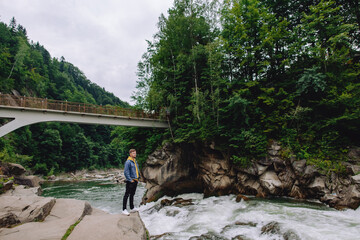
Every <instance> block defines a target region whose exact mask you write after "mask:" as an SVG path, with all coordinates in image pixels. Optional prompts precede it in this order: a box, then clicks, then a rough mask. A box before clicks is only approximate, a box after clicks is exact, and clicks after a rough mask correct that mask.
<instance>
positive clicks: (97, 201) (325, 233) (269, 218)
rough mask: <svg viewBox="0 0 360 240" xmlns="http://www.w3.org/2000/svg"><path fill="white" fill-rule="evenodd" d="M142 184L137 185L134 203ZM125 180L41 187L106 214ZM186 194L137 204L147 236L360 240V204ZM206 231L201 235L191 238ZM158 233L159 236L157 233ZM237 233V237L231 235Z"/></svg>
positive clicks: (117, 204) (115, 207)
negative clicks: (168, 202) (346, 206)
mask: <svg viewBox="0 0 360 240" xmlns="http://www.w3.org/2000/svg"><path fill="white" fill-rule="evenodd" d="M145 191H146V189H145V187H144V185H143V184H139V186H138V189H137V190H136V195H135V201H134V202H135V205H139V204H140V202H141V198H142V196H143V195H144V193H145ZM124 192H125V185H124V184H113V183H111V182H106V181H100V182H78V183H67V184H55V185H49V186H47V187H44V193H43V195H44V196H53V197H56V198H75V199H81V200H86V201H88V202H89V203H90V204H91V205H92V206H93V207H96V208H100V209H102V210H105V211H107V212H110V213H112V214H118V213H121V211H122V197H123V196H124ZM177 197H178V198H183V199H192V203H193V204H194V205H189V206H182V207H177V206H161V200H162V199H165V198H166V199H174V198H170V197H163V198H161V199H159V200H158V201H157V202H152V203H148V204H146V205H142V206H140V215H141V218H142V220H143V221H144V223H145V226H146V228H147V229H148V230H149V233H150V235H151V236H152V237H151V239H160V240H165V239H166V240H180V239H181V240H188V239H190V238H191V240H199V239H203V240H205V239H206V240H208V239H212V240H225V239H226V240H233V239H246V240H258V239H259V240H265V239H266V240H270V239H271V240H273V239H275V240H283V239H284V240H299V239H301V240H315V239H316V240H332V239H334V240H335V239H336V240H339V239H341V240H357V239H359V240H360V208H358V209H357V210H355V211H354V210H345V211H337V210H335V209H332V208H329V207H327V206H325V205H323V204H321V203H318V202H301V201H295V200H292V199H268V200H266V199H255V198H253V199H250V201H247V202H245V201H243V200H242V201H241V202H239V203H237V202H236V201H235V198H236V197H235V196H234V195H230V196H222V197H210V198H203V195H202V194H183V195H180V196H177ZM271 222H277V223H278V224H277V226H278V231H277V232H276V231H275V233H274V234H271V233H269V234H262V230H261V229H262V228H263V227H264V226H265V225H267V224H269V223H271ZM203 234H208V235H207V236H208V237H207V238H205V237H203V238H196V236H201V235H203ZM158 235H162V236H158ZM237 236H240V237H241V238H240V237H239V238H235V237H237Z"/></svg>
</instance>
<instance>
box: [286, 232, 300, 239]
mask: <svg viewBox="0 0 360 240" xmlns="http://www.w3.org/2000/svg"><path fill="white" fill-rule="evenodd" d="M283 237H284V240H301V238H300V237H299V236H298V235H297V234H296V233H295V232H293V231H292V230H288V231H286V232H285V233H284V234H283Z"/></svg>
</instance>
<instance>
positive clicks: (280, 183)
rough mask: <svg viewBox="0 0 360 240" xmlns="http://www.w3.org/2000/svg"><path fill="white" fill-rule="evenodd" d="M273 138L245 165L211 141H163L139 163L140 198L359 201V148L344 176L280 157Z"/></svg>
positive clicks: (348, 204) (351, 204)
mask: <svg viewBox="0 0 360 240" xmlns="http://www.w3.org/2000/svg"><path fill="white" fill-rule="evenodd" d="M280 153H281V146H280V145H279V144H278V143H277V142H273V143H272V144H271V145H270V146H269V148H268V154H267V156H266V158H264V159H260V160H256V161H255V160H254V161H252V162H251V164H250V166H248V167H239V166H236V165H235V164H233V163H232V162H231V161H230V160H229V157H228V156H226V154H224V153H222V152H220V151H218V150H215V149H214V144H211V145H207V146H205V145H196V144H188V145H170V144H167V145H165V146H164V147H163V148H162V149H159V150H157V151H155V152H154V153H153V154H151V155H150V156H149V158H148V159H147V161H146V164H145V166H144V168H143V176H144V178H145V182H146V188H147V193H146V195H145V196H144V198H143V203H145V202H149V201H153V200H156V199H157V198H159V197H161V196H162V195H170V196H172V195H177V194H180V193H184V192H203V193H204V195H205V196H213V195H215V196H219V195H226V194H246V195H255V196H258V197H267V196H287V197H293V198H298V199H318V200H320V201H322V202H324V203H326V204H328V205H329V206H331V207H335V208H338V209H340V208H352V209H356V208H357V207H358V206H359V205H360V174H358V173H359V172H360V166H359V164H360V150H359V149H353V150H351V151H350V152H349V159H350V161H349V162H348V163H346V164H347V166H346V167H347V171H348V175H347V176H339V175H337V174H335V173H332V174H331V175H323V174H321V173H320V172H319V171H318V170H317V169H316V168H315V167H314V166H312V165H307V164H306V160H305V159H304V160H295V159H283V158H282V157H281V156H280Z"/></svg>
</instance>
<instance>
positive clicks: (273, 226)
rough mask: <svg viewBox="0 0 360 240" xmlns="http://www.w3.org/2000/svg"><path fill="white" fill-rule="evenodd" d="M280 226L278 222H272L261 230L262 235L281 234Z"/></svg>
mask: <svg viewBox="0 0 360 240" xmlns="http://www.w3.org/2000/svg"><path fill="white" fill-rule="evenodd" d="M279 233H280V224H279V223H278V222H270V223H268V224H266V225H265V226H263V227H262V228H261V234H279Z"/></svg>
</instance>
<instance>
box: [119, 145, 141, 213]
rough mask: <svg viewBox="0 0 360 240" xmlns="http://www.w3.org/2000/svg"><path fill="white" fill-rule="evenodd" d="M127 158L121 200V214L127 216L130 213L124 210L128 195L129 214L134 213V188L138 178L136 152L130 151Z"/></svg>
mask: <svg viewBox="0 0 360 240" xmlns="http://www.w3.org/2000/svg"><path fill="white" fill-rule="evenodd" d="M129 155H130V156H129V157H128V159H127V160H126V162H125V167H124V175H125V178H126V191H125V195H124V199H123V211H122V213H123V214H125V215H127V216H129V215H130V213H129V212H128V211H127V210H126V204H127V200H128V197H129V195H130V212H136V211H137V209H136V208H134V195H135V191H136V187H137V184H138V181H139V178H140V173H139V165H138V164H137V162H136V150H135V149H130V151H129Z"/></svg>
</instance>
